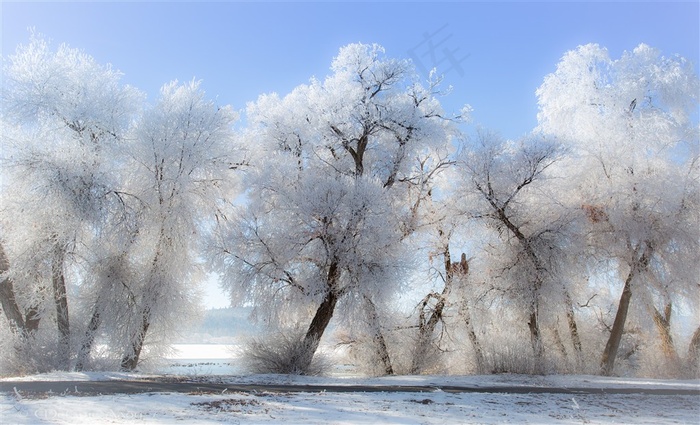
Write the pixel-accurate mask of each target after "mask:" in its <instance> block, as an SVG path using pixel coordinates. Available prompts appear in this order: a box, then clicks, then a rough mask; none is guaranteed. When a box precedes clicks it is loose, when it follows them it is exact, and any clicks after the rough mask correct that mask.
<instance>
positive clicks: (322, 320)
mask: <svg viewBox="0 0 700 425" xmlns="http://www.w3.org/2000/svg"><path fill="white" fill-rule="evenodd" d="M339 278H340V270H338V262H337V261H333V262H331V264H330V266H329V267H328V274H327V276H326V283H327V286H328V292H326V296H325V297H324V299H323V301H322V302H321V305H319V306H318V309H316V314H315V315H314V318H313V319H312V320H311V324H310V325H309V329H308V330H307V331H306V335H304V348H305V352H304V354H303V356H302V358H301V359H300V364H299V366H300V370H302V371H306V370H308V369H309V367H310V366H311V360H313V357H314V354H315V353H316V350H317V349H318V344H319V343H320V342H321V338H322V337H323V333H324V332H325V331H326V327H328V324H329V323H330V321H331V318H333V313H334V312H335V305H336V304H337V303H338V295H337V294H336V293H335V288H336V286H337V283H338V279H339Z"/></svg>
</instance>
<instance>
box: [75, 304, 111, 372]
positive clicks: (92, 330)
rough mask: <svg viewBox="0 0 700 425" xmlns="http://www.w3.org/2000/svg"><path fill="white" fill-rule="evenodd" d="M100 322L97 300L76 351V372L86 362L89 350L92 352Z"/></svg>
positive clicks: (82, 367)
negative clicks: (78, 348)
mask: <svg viewBox="0 0 700 425" xmlns="http://www.w3.org/2000/svg"><path fill="white" fill-rule="evenodd" d="M101 323H102V317H101V315H100V303H99V301H98V302H97V303H96V305H95V308H94V310H93V311H92V316H91V317H90V323H88V328H87V330H86V331H85V337H84V339H83V342H82V344H80V350H79V351H78V360H77V361H76V364H75V370H76V371H78V372H80V371H82V370H83V369H84V367H85V363H87V361H88V358H89V357H90V352H92V345H93V344H94V342H95V336H96V334H97V329H99V327H100V324H101ZM122 366H123V365H122Z"/></svg>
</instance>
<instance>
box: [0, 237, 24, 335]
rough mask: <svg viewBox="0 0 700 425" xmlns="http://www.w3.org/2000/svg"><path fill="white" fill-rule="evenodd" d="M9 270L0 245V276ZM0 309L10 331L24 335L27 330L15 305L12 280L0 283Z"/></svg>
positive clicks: (7, 261)
mask: <svg viewBox="0 0 700 425" xmlns="http://www.w3.org/2000/svg"><path fill="white" fill-rule="evenodd" d="M9 269H10V261H9V260H8V259H7V255H6V254H5V249H4V248H3V246H2V245H0V274H3V273H5V272H7V271H8V270H9ZM0 307H2V311H3V312H5V317H6V318H7V321H8V322H9V325H10V330H11V331H12V333H14V334H15V335H18V334H20V335H26V334H27V333H28V332H27V328H26V322H25V320H24V317H23V316H22V311H21V310H20V308H19V305H18V304H17V299H16V298H15V289H14V287H13V284H12V280H11V279H10V278H9V277H5V278H4V279H2V281H0Z"/></svg>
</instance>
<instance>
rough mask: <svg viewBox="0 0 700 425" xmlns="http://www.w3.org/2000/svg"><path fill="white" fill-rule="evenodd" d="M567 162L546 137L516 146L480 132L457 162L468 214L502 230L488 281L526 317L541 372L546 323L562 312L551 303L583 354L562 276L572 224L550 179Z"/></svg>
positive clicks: (573, 342)
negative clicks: (543, 324) (563, 160)
mask: <svg viewBox="0 0 700 425" xmlns="http://www.w3.org/2000/svg"><path fill="white" fill-rule="evenodd" d="M562 157H563V152H562V150H561V148H560V146H559V144H558V143H556V142H554V141H552V140H548V139H546V138H543V137H541V136H531V137H529V138H526V139H524V140H521V141H517V142H513V141H504V140H502V139H501V138H500V137H498V136H497V135H494V134H488V133H479V135H478V139H477V140H475V142H474V143H472V145H471V146H469V149H465V150H464V152H463V155H462V157H461V158H460V159H461V160H460V162H459V166H460V168H461V169H462V170H463V172H464V177H465V179H464V180H465V183H464V185H463V187H462V188H460V189H458V193H460V194H461V199H462V205H461V208H463V211H464V213H465V215H466V216H468V217H472V218H476V219H479V220H481V221H482V222H483V224H484V225H485V226H487V227H488V228H489V229H492V230H493V231H495V232H497V234H498V235H499V237H500V239H501V241H502V243H501V244H500V245H499V246H497V247H493V248H492V251H493V250H495V252H492V254H493V255H494V260H493V261H492V265H491V271H492V276H491V278H492V279H494V283H493V284H494V285H496V286H498V287H500V291H503V292H504V294H505V295H506V297H507V298H508V299H510V300H512V301H513V302H515V305H516V306H519V308H520V309H521V310H522V311H524V313H525V316H526V318H525V320H526V321H527V325H528V329H529V333H530V341H531V345H532V349H533V354H534V366H535V370H536V371H537V372H538V373H541V372H543V371H544V354H545V343H544V340H543V335H542V332H543V328H542V324H541V323H542V322H543V319H545V318H546V317H548V316H550V317H551V316H553V315H556V314H558V313H559V312H560V311H557V309H553V308H549V309H548V308H546V306H547V305H550V306H551V305H563V306H564V308H563V309H562V311H563V312H564V313H565V314H566V317H567V323H568V328H569V332H570V336H571V342H572V345H573V347H574V349H575V352H576V356H580V353H581V342H580V338H579V335H578V326H577V324H576V319H575V317H574V310H573V305H572V301H571V296H570V294H569V290H568V289H567V287H566V285H565V280H566V277H565V275H564V272H563V270H566V268H567V267H564V263H565V262H566V261H567V250H568V249H571V244H570V243H569V241H570V240H571V238H572V235H571V231H572V229H571V222H572V218H571V217H570V214H569V213H568V212H567V210H566V209H565V208H562V206H561V204H560V203H559V202H558V200H557V186H558V184H557V183H556V181H557V180H559V179H560V178H561V176H557V175H556V174H554V173H552V168H553V166H554V165H555V164H556V163H557V162H559V161H560V160H561V159H562ZM546 300H549V301H550V302H546ZM554 300H557V301H558V302H556V303H553V302H551V301H554ZM557 332H558V331H557ZM557 335H558V334H557Z"/></svg>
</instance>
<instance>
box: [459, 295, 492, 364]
mask: <svg viewBox="0 0 700 425" xmlns="http://www.w3.org/2000/svg"><path fill="white" fill-rule="evenodd" d="M459 314H460V316H462V318H463V319H464V324H465V326H466V328H467V336H468V337H469V342H471V343H472V348H473V349H474V357H475V358H476V359H475V360H476V373H478V374H481V373H484V372H486V370H485V367H486V364H485V363H484V350H483V349H482V348H481V343H480V342H479V339H478V338H477V337H476V332H475V331H474V324H473V323H472V319H471V312H470V311H469V306H468V305H467V302H466V300H465V301H464V302H463V303H462V307H461V308H460V312H459Z"/></svg>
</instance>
